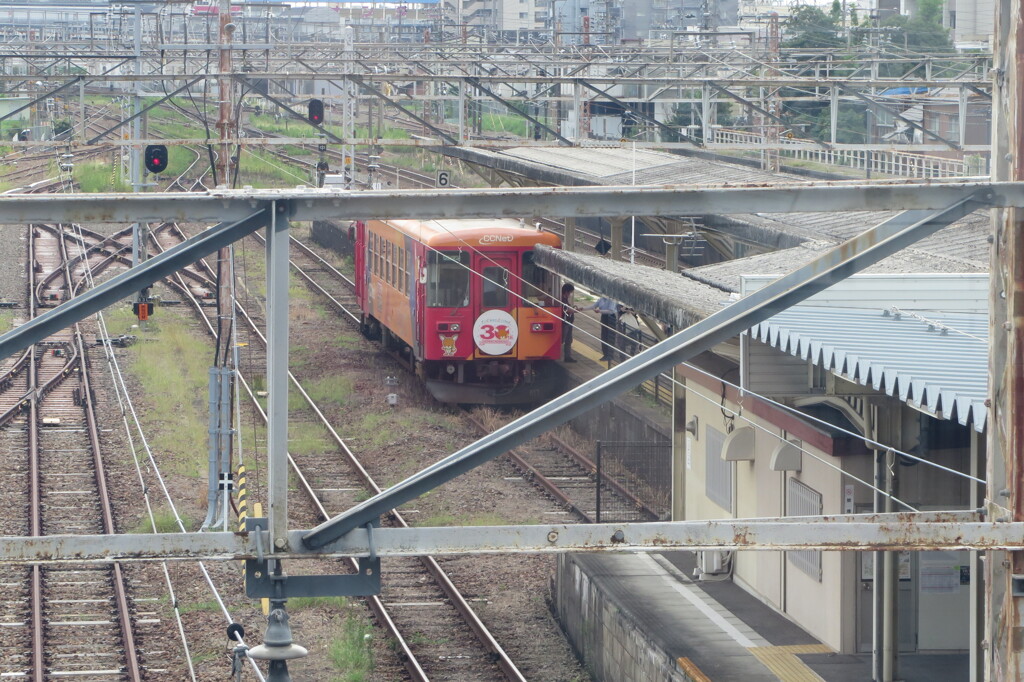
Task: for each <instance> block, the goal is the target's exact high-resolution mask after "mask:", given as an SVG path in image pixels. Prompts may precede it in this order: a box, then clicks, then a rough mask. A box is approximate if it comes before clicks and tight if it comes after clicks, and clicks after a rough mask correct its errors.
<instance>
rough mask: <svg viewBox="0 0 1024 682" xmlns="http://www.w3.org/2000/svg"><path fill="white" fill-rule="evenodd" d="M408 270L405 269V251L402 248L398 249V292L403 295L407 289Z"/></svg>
mask: <svg viewBox="0 0 1024 682" xmlns="http://www.w3.org/2000/svg"><path fill="white" fill-rule="evenodd" d="M406 279H407V278H406V268H405V249H404V248H403V247H401V246H399V247H398V290H399V291H401V292H402V293H403V294H404V293H405V289H406V284H407V282H406Z"/></svg>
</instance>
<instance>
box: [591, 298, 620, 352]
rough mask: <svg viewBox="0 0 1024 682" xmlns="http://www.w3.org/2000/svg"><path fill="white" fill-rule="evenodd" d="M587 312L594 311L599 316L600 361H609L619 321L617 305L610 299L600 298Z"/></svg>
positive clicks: (613, 348)
mask: <svg viewBox="0 0 1024 682" xmlns="http://www.w3.org/2000/svg"><path fill="white" fill-rule="evenodd" d="M587 310H596V311H597V312H598V313H599V314H600V315H601V359H602V360H611V359H612V353H613V351H614V350H615V327H616V325H617V324H618V319H619V316H618V305H617V304H616V303H615V301H613V300H612V299H610V298H608V297H606V296H602V297H601V298H599V299H597V303H595V304H594V305H592V306H590V307H589V308H587Z"/></svg>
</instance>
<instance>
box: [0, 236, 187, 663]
mask: <svg viewBox="0 0 1024 682" xmlns="http://www.w3.org/2000/svg"><path fill="white" fill-rule="evenodd" d="M29 233H30V236H29V244H28V248H29V260H30V262H32V263H34V264H35V267H34V268H32V271H33V277H32V279H31V282H30V284H29V292H28V305H27V306H26V308H25V310H26V313H27V315H28V316H29V317H32V316H34V315H35V314H36V312H37V310H38V309H39V308H42V307H45V306H50V305H55V304H57V303H59V302H60V300H62V299H64V298H65V297H66V296H71V295H73V293H74V290H75V287H76V283H75V282H76V279H78V276H76V273H75V269H74V266H73V265H71V262H72V259H70V258H69V256H68V253H67V250H66V249H65V241H64V235H63V234H62V229H61V228H60V226H57V227H53V226H32V227H30V228H29ZM88 257H89V256H87V255H83V259H82V260H80V261H78V262H79V263H80V264H81V265H82V266H83V267H84V266H85V263H84V259H85V258H88ZM92 257H93V258H94V259H97V260H101V259H103V255H102V254H101V252H99V251H96V252H94V253H93V254H92ZM96 265H98V263H96ZM54 273H57V274H56V276H54ZM58 292H60V293H58ZM26 357H27V360H26V361H25V362H24V363H15V365H14V366H13V367H11V369H12V370H17V371H16V372H15V373H14V374H13V375H12V376H10V377H9V379H10V380H9V381H6V382H4V385H5V386H6V388H7V390H5V392H4V398H3V400H2V402H0V404H3V405H4V406H6V405H7V404H10V403H12V402H15V403H16V404H14V405H12V406H11V407H10V408H8V409H7V410H6V411H5V414H4V416H3V418H2V419H0V421H4V422H5V423H4V425H3V429H2V432H0V434H2V435H0V440H2V442H3V444H4V448H5V450H7V451H8V453H9V454H10V455H12V457H11V458H10V461H12V462H16V461H19V460H21V461H25V462H26V465H25V466H24V467H21V466H15V467H14V468H15V470H16V472H17V473H16V477H17V480H19V481H20V483H21V484H22V485H21V486H20V487H19V488H18V490H24V491H26V493H25V504H23V505H21V506H19V507H16V508H17V509H19V510H20V511H21V513H22V514H23V515H26V516H27V519H26V520H24V521H22V522H21V523H19V524H12V526H11V527H14V528H18V527H20V529H21V530H22V533H23V534H27V535H33V536H36V535H46V534H53V533H75V534H83V535H88V534H99V533H113V532H115V530H116V529H115V527H114V518H113V509H112V506H111V501H110V497H109V495H108V490H107V484H106V473H105V471H104V464H103V453H102V449H101V443H100V436H99V427H98V422H97V419H96V413H95V406H94V403H93V390H92V386H91V384H90V376H89V361H88V349H87V346H86V344H85V342H84V340H83V333H82V330H81V328H79V327H78V326H76V327H73V328H70V329H68V330H64V331H62V332H60V333H58V334H55V335H53V336H51V337H49V338H48V339H47V340H46V341H45V342H43V343H41V344H36V345H35V346H33V347H32V348H30V349H29V350H28V352H27V354H26ZM19 365H20V366H21V367H20V369H19ZM12 392H13V393H12ZM8 394H11V395H14V396H19V395H20V396H21V399H20V401H12V400H11V399H10V398H8V397H7V395H8ZM14 455H17V456H14ZM26 455H27V456H26ZM26 512H27V514H26ZM7 527H8V526H6V525H5V528H7ZM12 573H13V575H12ZM18 574H20V575H18ZM3 576H4V577H3V579H2V581H3V583H4V584H5V585H7V586H8V587H9V590H8V592H7V594H9V595H11V596H12V597H13V598H12V599H11V600H10V601H8V602H5V607H6V608H5V609H4V624H5V626H7V627H4V628H0V652H3V654H4V655H2V656H0V674H2V675H4V676H5V677H6V676H12V677H16V676H25V677H31V678H32V679H33V680H43V679H53V678H57V677H72V676H73V677H79V678H85V679H118V680H141V679H142V678H143V675H144V674H147V673H149V674H156V673H161V672H165V671H166V663H167V662H166V660H164V658H163V657H162V655H161V654H159V653H158V654H156V655H154V656H149V655H148V652H147V651H146V650H145V649H144V648H140V647H139V646H138V644H137V641H138V638H139V636H140V632H139V629H140V628H142V629H147V628H150V627H152V626H154V625H155V626H158V625H159V619H157V618H145V619H140V617H139V615H138V614H139V612H146V611H147V608H148V607H146V606H144V605H143V602H146V601H156V600H157V599H158V598H159V594H158V593H156V592H153V591H152V590H150V589H147V588H146V586H144V585H141V584H135V585H134V586H133V587H132V589H131V590H129V588H128V585H127V580H126V578H125V575H124V573H123V571H122V568H121V566H120V565H119V564H113V565H109V566H108V565H102V566H96V565H67V564H62V565H59V566H38V565H37V566H33V567H31V568H29V569H27V570H24V569H10V568H8V567H5V568H4V569H3ZM15 590H18V591H19V592H21V594H17V593H15ZM143 621H144V622H143Z"/></svg>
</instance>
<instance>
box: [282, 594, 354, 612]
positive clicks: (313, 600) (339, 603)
mask: <svg viewBox="0 0 1024 682" xmlns="http://www.w3.org/2000/svg"><path fill="white" fill-rule="evenodd" d="M347 606H348V599H346V598H345V597H292V598H291V599H289V600H288V610H289V611H298V610H299V609H312V608H316V607H322V608H325V609H335V610H338V611H340V610H342V609H344V608H346V607H347Z"/></svg>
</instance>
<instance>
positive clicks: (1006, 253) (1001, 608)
mask: <svg viewBox="0 0 1024 682" xmlns="http://www.w3.org/2000/svg"><path fill="white" fill-rule="evenodd" d="M1022 40H1024V5H1022V3H1021V2H1020V0H1017V2H1011V1H1010V0H1000V2H999V3H998V4H997V10H996V50H995V55H994V65H995V68H994V69H993V74H994V76H995V78H994V81H995V82H994V90H993V93H992V102H993V105H994V106H993V112H992V179H993V180H994V181H1006V180H1010V181H1021V180H1024V89H1022V87H1021V85H1020V82H1019V81H1020V79H1021V78H1022V77H1024V64H1021V62H1020V59H1021V58H1022V57H1024V55H1022V54H1021V53H1020V50H1021V49H1022V47H1021V41H1022ZM993 237H994V242H993V251H992V268H991V285H990V286H991V291H990V295H989V301H990V308H991V315H990V324H991V325H992V326H991V342H990V343H991V347H990V360H989V387H990V389H989V390H990V395H991V398H990V400H991V414H990V416H989V418H988V469H987V472H986V474H987V475H986V479H987V481H988V490H987V492H986V498H987V499H986V506H987V508H988V512H989V514H990V515H991V520H993V521H997V522H998V521H1000V520H1012V521H1021V520H1024V209H1020V208H1012V209H1000V210H996V211H993ZM1022 583H1024V553H1022V552H1009V553H1007V552H988V553H987V558H986V561H985V591H986V594H985V597H986V599H985V602H986V604H987V606H986V613H985V642H986V643H987V648H986V649H985V650H984V677H985V679H988V680H993V681H994V682H1003V681H1005V682H1010V681H1011V680H1018V679H1021V678H1022V677H1024V665H1022V663H1024V660H1022V657H1021V649H1022V647H1024V620H1022V616H1024V589H1022ZM972 673H973V671H972Z"/></svg>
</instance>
